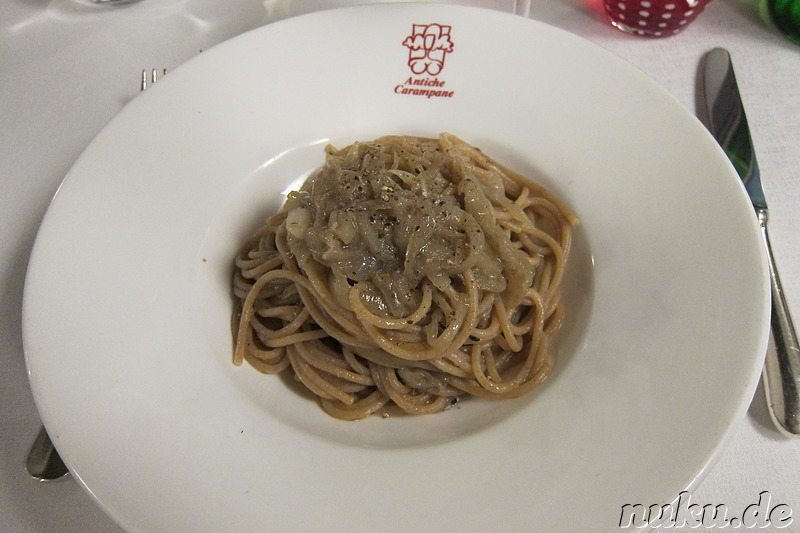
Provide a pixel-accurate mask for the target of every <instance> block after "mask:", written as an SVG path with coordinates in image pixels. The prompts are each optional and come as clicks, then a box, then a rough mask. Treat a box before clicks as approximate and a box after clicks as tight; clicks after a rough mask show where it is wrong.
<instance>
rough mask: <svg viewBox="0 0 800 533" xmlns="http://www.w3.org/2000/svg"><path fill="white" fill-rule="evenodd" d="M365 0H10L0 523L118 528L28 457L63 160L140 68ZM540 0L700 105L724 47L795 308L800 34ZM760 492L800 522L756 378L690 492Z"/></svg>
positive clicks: (122, 100)
mask: <svg viewBox="0 0 800 533" xmlns="http://www.w3.org/2000/svg"><path fill="white" fill-rule="evenodd" d="M355 3H363V2H357V1H353V0H348V1H336V0H327V1H326V0H296V1H294V2H292V1H287V0H142V1H140V2H138V3H134V4H130V5H127V6H118V7H96V6H90V5H86V4H82V3H81V2H80V1H79V0H5V1H3V2H0V95H2V96H0V154H2V156H1V157H0V288H2V299H0V422H1V423H2V425H0V531H4V532H5V531H8V532H47V531H53V532H58V533H69V532H81V533H83V532H87V531H93V532H94V531H108V532H114V531H119V529H118V528H117V526H115V525H114V523H113V522H112V521H111V520H110V519H108V518H107V517H106V516H105V515H104V514H103V512H102V511H101V510H100V509H99V507H97V506H96V505H95V504H94V503H93V501H92V499H91V497H90V496H89V495H88V494H86V493H85V492H84V491H83V490H81V489H80V488H79V486H78V485H77V483H76V482H75V481H74V480H73V479H71V478H67V479H64V480H61V481H58V482H53V483H39V482H36V481H34V480H32V479H30V478H29V477H28V476H27V474H26V473H25V471H24V468H23V463H24V457H25V454H26V452H27V449H28V447H29V446H30V444H31V442H32V441H33V439H34V437H35V435H36V433H37V431H38V428H39V424H40V422H39V419H38V416H37V412H36V408H35V406H34V403H33V399H32V396H31V392H30V388H29V386H28V381H27V376H26V372H25V364H24V359H23V349H22V339H21V317H20V309H21V304H22V289H23V281H24V277H25V269H26V265H27V261H28V255H29V253H30V249H31V246H32V243H33V239H34V237H35V234H36V230H37V227H38V225H39V222H40V221H41V218H42V216H43V214H44V212H45V210H46V208H47V205H48V202H49V201H50V198H51V197H52V195H53V194H54V192H55V191H56V188H57V187H58V184H59V182H60V181H61V179H62V177H63V176H64V174H65V173H66V172H67V170H68V169H69V168H70V166H71V165H72V163H73V162H74V161H75V159H76V158H77V156H78V155H79V154H80V152H81V151H82V150H83V148H84V147H85V146H86V145H87V144H88V142H89V141H90V140H91V139H92V137H94V135H96V134H97V132H98V131H99V130H100V129H101V128H102V127H103V125H104V124H105V123H106V122H107V121H108V120H109V119H111V118H112V117H113V116H114V115H115V114H116V113H117V112H118V111H119V110H120V109H121V108H122V107H123V106H124V105H125V104H126V102H128V101H129V100H131V99H132V98H135V97H136V95H137V94H138V92H139V76H140V73H141V71H142V69H144V68H159V69H161V68H168V69H172V68H175V67H176V66H178V65H180V64H181V63H182V62H184V61H186V60H188V59H190V58H192V57H194V56H195V55H197V54H199V53H201V52H202V50H204V49H207V48H208V47H210V46H213V45H214V44H216V43H218V42H220V41H222V40H225V39H227V38H229V37H232V36H234V35H237V34H239V33H241V32H243V31H246V30H249V29H251V28H254V27H257V26H260V25H263V24H266V23H269V22H271V21H274V20H278V19H280V18H285V17H287V16H291V15H294V14H298V13H302V12H308V11H312V10H315V9H321V8H326V7H333V6H336V5H345V4H355ZM452 3H465V4H472V5H481V4H482V5H486V6H488V7H493V8H495V9H503V10H513V9H515V8H514V5H515V4H516V6H517V7H516V9H517V10H518V11H517V12H518V13H519V12H520V9H521V8H520V6H525V5H526V4H527V2H524V1H523V2H516V3H515V2H513V1H511V0H486V1H483V2H481V1H479V0H473V1H470V2H452ZM530 4H531V5H530V12H529V15H528V16H530V18H533V19H537V20H540V21H543V22H546V23H549V24H551V25H554V26H558V27H560V28H563V29H565V30H567V31H570V32H573V33H575V34H577V35H580V36H582V37H584V38H586V39H589V40H590V41H593V42H594V43H596V44H598V45H599V46H602V47H604V48H607V49H608V50H610V51H612V52H613V53H615V54H617V55H619V56H621V57H622V58H624V59H626V60H627V61H629V62H631V63H632V64H634V65H635V66H636V67H638V68H639V69H641V70H642V71H644V72H645V73H646V74H648V75H649V76H651V77H652V78H654V79H655V80H656V81H657V82H658V83H659V84H661V85H662V86H663V87H665V88H666V89H667V90H668V91H669V92H670V93H672V94H673V95H674V96H675V98H677V99H678V100H679V101H680V102H681V103H683V105H684V106H685V107H687V108H688V109H689V110H690V111H691V112H695V101H696V90H695V87H696V80H697V65H698V62H699V60H700V59H701V57H702V56H703V55H704V54H705V53H706V52H707V51H708V50H709V49H711V48H713V47H715V46H724V47H726V48H728V49H729V50H730V52H731V54H732V56H733V59H734V64H735V67H736V73H737V77H738V80H739V84H740V86H741V89H742V93H743V98H744V101H745V105H746V108H747V113H748V117H749V120H750V125H751V127H752V133H753V137H754V141H755V144H756V148H757V152H758V160H759V163H760V165H761V169H762V176H763V181H764V188H765V190H766V194H767V198H768V200H769V204H770V212H771V219H770V232H771V237H772V244H773V248H774V251H775V255H776V257H777V260H778V264H779V267H780V272H781V274H782V278H783V282H784V288H785V291H786V294H787V298H788V300H789V304H790V306H791V307H792V308H793V309H794V310H795V316H798V317H800V239H798V237H797V230H798V228H800V210H798V209H797V207H798V206H800V177H798V176H796V175H795V174H796V173H795V168H796V165H797V162H798V161H800V98H798V88H799V87H800V46H797V45H795V44H792V43H791V42H790V41H788V40H787V39H785V38H783V37H782V36H781V35H779V34H778V33H777V32H776V31H775V30H774V29H773V28H771V27H770V26H769V25H768V24H767V23H765V21H764V19H763V18H762V17H761V15H760V14H759V10H758V8H757V7H756V6H755V5H753V4H752V3H751V2H747V1H744V0H714V2H712V3H711V4H710V5H709V6H708V7H707V8H706V10H705V12H704V13H703V14H701V16H700V17H699V18H698V20H697V21H695V22H694V23H693V24H692V25H691V26H689V27H688V29H687V30H686V31H685V32H683V33H682V34H679V35H677V36H674V37H670V38H667V39H662V40H646V39H640V38H634V37H630V36H627V35H624V34H622V33H620V32H619V31H617V30H615V29H613V28H611V27H610V26H609V25H608V24H607V23H606V22H605V21H604V20H603V18H602V17H601V16H600V15H599V14H598V11H597V10H598V9H600V8H599V7H598V6H600V5H601V4H600V3H599V2H598V0H532V1H531V2H530ZM522 9H524V7H523V8H522ZM732 290H735V289H732ZM697 408H698V409H702V408H703V406H700V405H698V406H697ZM198 466H199V465H198ZM642 475H644V476H646V475H647V472H642ZM763 491H769V493H770V495H771V505H772V506H774V505H776V504H778V503H783V504H787V505H788V506H790V507H791V509H792V510H793V512H794V513H795V515H796V516H795V517H794V520H793V523H792V524H791V525H790V526H789V527H788V528H786V529H784V531H800V439H790V438H787V437H784V436H783V435H781V434H780V433H778V432H777V431H776V430H775V429H774V427H773V425H772V422H771V421H770V418H769V415H768V412H767V407H766V402H765V399H764V392H763V389H762V388H761V387H759V389H758V390H757V391H756V395H755V397H754V399H753V402H752V405H751V406H750V409H749V411H748V413H747V414H746V416H745V417H744V418H743V419H742V420H740V421H738V422H737V423H736V425H735V427H734V429H733V431H732V434H731V438H730V440H729V442H728V443H727V445H726V447H725V448H724V450H723V451H722V453H721V454H720V456H719V459H718V462H717V463H716V465H715V466H714V467H713V468H712V469H711V471H710V473H709V474H708V476H707V477H706V479H705V480H704V481H703V482H702V483H701V485H700V486H699V488H698V489H697V490H696V491H695V493H694V494H693V495H692V503H698V504H700V505H706V504H714V505H717V504H725V505H726V506H727V507H728V508H729V509H730V510H731V511H732V512H741V510H742V509H744V508H745V507H746V506H747V505H749V504H752V503H757V502H758V499H759V494H760V493H761V492H763ZM676 496H677V494H676ZM632 503H635V502H632ZM639 503H644V504H650V503H667V502H639ZM565 518H567V517H565ZM565 524H568V522H565ZM599 527H600V525H598V528H599ZM696 530H697V529H691V531H696ZM565 531H567V530H566V529H565ZM673 531H684V532H688V531H690V529H688V528H684V529H674V530H673Z"/></svg>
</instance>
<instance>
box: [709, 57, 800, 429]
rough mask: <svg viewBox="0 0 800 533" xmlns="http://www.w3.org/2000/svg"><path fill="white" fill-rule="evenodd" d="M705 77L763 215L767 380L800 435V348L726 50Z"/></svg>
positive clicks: (721, 137)
mask: <svg viewBox="0 0 800 533" xmlns="http://www.w3.org/2000/svg"><path fill="white" fill-rule="evenodd" d="M702 73H703V76H702V80H703V81H702V85H703V93H704V99H703V100H704V102H705V106H706V119H707V120H706V122H707V124H706V126H707V127H708V129H709V131H710V132H711V134H712V135H713V136H714V138H715V139H716V140H717V142H718V143H719V144H720V146H721V147H722V149H723V150H724V151H725V153H726V154H727V156H728V159H730V161H731V163H732V164H733V166H734V168H735V169H736V172H737V173H738V174H739V176H740V177H741V179H742V181H743V182H744V186H745V189H746V190H747V194H748V195H749V196H750V201H751V202H752V203H753V208H754V209H755V212H756V216H757V217H758V222H759V226H760V227H761V235H762V238H763V240H764V244H765V246H766V249H767V255H768V258H769V273H770V283H771V291H772V316H771V321H770V323H771V328H772V336H773V340H774V343H775V350H768V351H767V356H766V359H765V363H764V373H763V376H764V389H765V392H766V395H767V404H768V405H769V410H770V416H771V417H772V419H773V421H774V422H775V424H776V426H777V427H778V429H780V430H781V431H782V432H783V433H785V434H789V435H800V347H799V346H798V342H797V333H796V332H795V329H794V325H793V323H792V317H791V314H790V313H789V307H788V305H787V304H786V298H785V297H784V293H783V287H782V286H781V281H780V277H779V276H778V269H777V268H776V266H775V259H774V257H773V255H772V246H771V245H770V241H769V233H768V231H767V221H768V219H769V216H768V213H769V210H768V208H767V201H766V199H765V198H764V190H763V188H762V186H761V175H760V173H759V169H758V162H757V161H756V154H755V149H754V147H753V141H752V138H751V136H750V128H749V126H748V124H747V116H746V115H745V111H744V105H743V104H742V98H741V95H740V94H739V87H738V85H737V83H736V76H735V74H734V71H733V64H732V63H731V57H730V54H729V53H728V51H727V50H725V49H724V48H714V49H713V50H711V51H710V52H709V53H708V54H707V55H706V57H705V63H704V65H703V70H702Z"/></svg>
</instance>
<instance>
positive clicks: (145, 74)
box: [25, 68, 167, 481]
mask: <svg viewBox="0 0 800 533" xmlns="http://www.w3.org/2000/svg"><path fill="white" fill-rule="evenodd" d="M166 73H167V69H165V68H162V69H157V68H154V69H144V70H142V77H141V83H140V85H139V90H140V91H144V90H146V89H147V87H148V86H149V85H152V84H154V83H155V82H157V81H158V78H159V76H164V75H165V74H166ZM148 84H149V85H148ZM25 469H26V470H27V471H28V474H30V475H31V477H34V478H36V479H38V480H41V481H51V480H54V479H59V478H62V477H64V476H66V475H67V474H69V469H68V468H67V466H66V465H65V464H64V461H63V460H62V459H61V456H60V455H58V450H56V447H55V446H54V445H53V441H52V440H51V439H50V435H48V434H47V430H46V429H45V428H44V426H42V427H41V428H40V429H39V433H38V435H36V440H34V441H33V444H32V445H31V448H30V450H28V456H27V458H26V459H25Z"/></svg>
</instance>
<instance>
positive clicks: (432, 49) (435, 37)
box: [403, 23, 453, 76]
mask: <svg viewBox="0 0 800 533" xmlns="http://www.w3.org/2000/svg"><path fill="white" fill-rule="evenodd" d="M412 27H413V29H412V31H411V35H409V36H408V37H406V39H405V40H404V41H403V46H405V47H407V48H408V66H409V67H411V72H413V73H414V74H417V75H420V74H426V73H427V74H430V75H431V76H436V75H438V74H439V73H440V72H441V71H442V69H443V68H444V58H445V56H446V55H447V54H449V53H450V52H452V51H453V41H451V40H450V26H445V25H442V24H435V23H434V24H413V25H412Z"/></svg>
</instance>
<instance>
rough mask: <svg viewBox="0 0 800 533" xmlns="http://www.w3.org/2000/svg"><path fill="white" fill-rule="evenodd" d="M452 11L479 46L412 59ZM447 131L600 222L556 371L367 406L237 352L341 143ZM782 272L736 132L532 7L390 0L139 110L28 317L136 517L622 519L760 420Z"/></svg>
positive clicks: (88, 455) (129, 517)
mask: <svg viewBox="0 0 800 533" xmlns="http://www.w3.org/2000/svg"><path fill="white" fill-rule="evenodd" d="M434 23H436V24H438V25H439V26H438V27H436V26H429V27H428V29H427V31H428V33H429V34H431V35H433V38H429V39H431V40H430V41H429V42H430V43H433V44H435V43H442V42H444V44H447V40H448V39H449V42H450V43H452V45H453V47H452V50H451V51H447V52H441V51H440V52H438V54H439V55H438V57H437V56H436V53H437V52H436V51H435V46H434V49H433V51H432V52H431V53H430V54H429V56H428V60H427V63H426V62H425V61H426V60H425V59H422V60H420V61H417V60H410V58H409V54H410V53H411V52H412V50H411V49H410V48H409V47H407V46H405V45H404V44H403V43H404V41H406V39H407V38H408V37H411V41H414V37H413V34H414V32H415V31H416V32H417V33H420V32H423V31H424V30H425V28H423V27H422V25H431V24H434ZM415 24H416V25H419V26H418V27H417V28H416V29H415V27H414V25H415ZM445 26H447V27H449V28H445ZM448 30H449V34H447V31H448ZM446 35H447V38H445V36H446ZM417 39H419V40H421V41H422V42H424V40H425V38H424V37H422V38H420V37H418V38H417ZM411 41H409V42H411ZM415 53H419V51H417V52H415ZM421 53H422V55H425V53H426V50H424V49H423V51H422V52H421ZM442 58H444V63H443V65H441V64H437V61H439V60H441V59H442ZM423 67H425V68H428V69H429V71H428V72H422V73H421V74H420V72H421V70H422V68H423ZM412 69H414V70H412ZM434 71H435V72H434ZM413 80H423V81H425V82H426V83H429V85H414V84H413V83H412V82H413ZM426 80H427V81H426ZM404 87H411V88H416V89H418V90H419V89H422V90H437V91H445V92H448V93H449V92H452V94H450V95H449V96H445V95H432V96H430V97H429V94H427V93H426V94H404V93H403V88H404ZM440 131H449V132H452V133H455V134H457V135H459V136H460V137H462V138H464V139H465V140H467V141H468V142H471V143H473V144H475V145H477V146H479V147H481V148H483V149H484V150H485V151H487V152H488V153H490V154H491V155H494V156H495V157H496V158H498V159H499V160H501V161H503V162H505V163H506V164H508V165H509V166H511V167H513V168H515V169H517V170H519V171H521V172H523V173H527V174H530V175H532V176H536V177H537V178H538V179H540V180H541V181H543V182H544V183H546V184H547V185H548V186H550V187H551V188H552V189H553V190H555V191H556V192H557V193H558V194H560V195H561V196H562V197H563V198H565V199H566V201H567V202H568V203H569V204H570V205H571V206H572V207H573V208H574V210H575V211H576V212H577V213H578V214H579V216H580V217H581V221H582V225H581V226H580V231H579V234H578V237H577V242H576V247H575V255H574V262H573V265H572V267H571V270H572V271H571V273H570V274H571V278H570V279H571V281H570V284H569V286H568V288H567V296H566V298H567V303H568V305H569V308H568V310H569V321H570V322H569V325H568V326H567V327H566V328H565V329H564V330H563V331H562V333H561V334H560V339H561V340H560V343H559V346H558V363H557V367H556V370H555V373H554V375H553V376H552V378H551V379H550V380H549V381H548V382H547V383H546V384H545V385H544V386H543V387H541V389H539V390H538V391H536V392H534V393H533V394H531V395H529V396H527V397H525V398H522V399H520V400H515V401H509V402H502V403H492V402H488V403H487V402H480V401H473V402H465V403H464V404H463V405H461V406H460V407H459V408H457V409H453V410H451V411H448V412H446V413H443V414H439V415H435V416H428V417H421V418H410V417H409V418H402V417H401V418H390V419H380V418H373V419H369V420H365V421H361V422H357V423H346V422H340V421H337V420H334V419H332V418H329V417H328V416H327V415H325V414H323V413H322V411H321V410H320V409H319V408H318V407H317V405H316V404H315V403H314V402H313V401H311V400H309V399H308V398H307V397H305V396H303V395H302V394H300V393H298V391H297V390H296V389H295V387H294V386H293V385H292V384H291V383H289V382H288V380H284V379H281V378H278V377H274V376H263V375H260V374H258V373H257V372H255V371H254V370H252V369H251V368H249V367H248V366H243V367H239V368H237V367H234V366H232V365H231V363H230V359H231V356H230V350H231V337H230V327H229V316H230V312H231V300H230V296H229V291H230V289H229V284H230V278H231V261H232V257H233V255H234V253H235V250H236V249H237V248H238V247H239V245H240V243H241V242H242V241H243V239H244V238H245V237H246V236H247V235H248V234H249V232H250V231H251V230H252V229H253V228H255V227H257V226H258V225H259V224H260V222H261V220H262V219H263V218H264V217H265V216H266V215H267V214H269V213H270V212H272V211H274V210H275V209H277V207H278V206H279V205H280V203H281V201H282V192H283V191H285V190H286V189H287V187H289V186H290V185H291V184H292V183H296V182H297V181H298V180H300V179H302V178H303V177H304V176H306V175H307V174H308V172H310V171H311V170H312V169H313V168H315V167H316V166H318V165H319V164H321V162H322V159H323V147H324V145H325V144H326V143H327V142H332V143H333V144H336V145H340V146H342V145H345V144H348V143H350V142H352V141H354V140H358V139H371V138H374V137H377V136H379V135H382V134H388V133H403V134H417V135H436V134H437V133H438V132H440ZM765 265H766V263H765V259H764V254H763V250H762V247H761V245H760V241H759V238H758V233H757V229H756V225H755V222H754V217H753V216H752V213H751V208H750V206H749V204H748V201H747V199H746V197H745V195H744V192H743V188H742V187H741V186H740V184H739V182H738V180H737V177H736V174H735V173H734V171H733V169H732V167H731V166H730V165H729V164H728V162H727V161H726V159H725V157H724V155H723V153H722V152H721V151H720V150H719V148H718V147H717V146H716V144H715V143H714V142H713V140H712V139H711V138H710V137H709V135H707V133H706V132H705V130H704V129H703V127H702V125H701V124H700V123H698V122H697V121H696V120H695V119H694V118H693V117H692V116H690V114H689V113H687V111H686V110H685V109H684V108H682V107H681V106H680V105H679V104H678V103H677V102H676V101H674V100H673V99H672V98H671V97H670V96H668V95H667V94H666V93H665V92H664V91H663V90H662V89H660V88H659V87H657V86H656V85H655V84H654V83H653V82H652V81H650V80H649V79H647V78H646V77H645V76H643V75H642V74H640V73H639V72H638V71H636V70H635V69H633V68H632V67H631V66H629V65H628V64H626V63H624V62H623V61H621V60H619V59H617V58H616V57H613V56H612V55H610V54H608V53H606V52H604V51H602V50H600V49H598V48H596V47H595V46H593V45H591V44H588V43H587V42H584V41H582V40H580V39H578V38H576V37H574V36H572V35H569V34H566V33H564V32H562V31H560V30H556V29H553V28H550V27H546V26H543V25H541V24H538V23H535V22H532V21H530V20H525V19H522V18H518V17H514V16H511V15H504V14H500V13H496V12H489V11H483V10H475V9H469V8H459V7H452V6H441V5H440V6H436V5H408V4H405V5H379V6H372V7H361V8H352V9H345V10H337V11H329V12H322V13H317V14H312V15H308V16H303V17H299V18H296V19H291V20H286V21H283V22H279V23H276V24H274V25H270V26H267V27H264V28H261V29H258V30H255V31H253V32H251V33H248V34H245V35H242V36H240V37H237V38H236V39H233V40H232V41H229V42H227V43H225V44H222V45H221V46H219V47H217V48H215V49H212V50H208V51H206V52H204V53H203V54H202V56H200V57H198V58H197V59H195V60H193V61H191V62H189V63H188V64H186V65H185V66H182V67H181V68H179V69H176V70H175V71H174V72H172V73H170V74H169V75H168V76H166V77H165V78H164V79H162V80H161V81H159V83H158V84H157V85H156V86H155V87H154V88H152V89H149V90H148V91H147V92H146V93H144V94H143V95H141V96H140V97H138V98H136V100H135V101H133V102H132V103H131V104H130V105H128V106H127V107H126V108H125V109H124V111H123V112H122V113H120V115H119V116H118V117H117V118H116V119H115V120H114V121H112V123H111V124H109V125H108V127H107V128H106V129H105V130H104V131H103V132H102V133H101V134H100V135H99V136H98V137H97V139H96V140H95V141H94V142H93V143H92V144H91V145H90V146H89V148H88V149H87V150H86V152H85V153H84V154H83V156H82V157H81V158H80V159H79V161H78V162H77V164H76V165H75V166H74V168H73V169H72V171H71V172H70V174H69V176H68V177H67V179H66V181H65V183H64V184H63V186H62V187H61V189H60V190H59V192H58V194H57V196H56V198H55V200H54V202H53V204H52V206H51V208H50V210H49V211H48V214H47V216H46V218H45V220H44V222H43V224H42V227H41V230H40V233H39V237H38V239H37V241H36V246H35V250H34V253H33V256H32V258H31V263H30V269H29V273H28V278H27V282H26V291H25V305H24V340H25V347H26V355H27V363H28V368H29V370H30V379H31V385H32V387H33V392H34V395H35V398H36V401H37V405H38V407H39V408H40V411H41V415H42V417H43V420H44V422H45V424H46V426H47V428H48V430H49V431H50V434H51V436H52V437H53V438H54V440H55V442H56V444H57V446H58V448H59V450H60V451H61V452H62V455H63V457H64V459H65V460H66V461H67V463H68V464H69V465H70V467H71V469H72V470H73V472H74V473H75V474H76V476H77V477H78V478H79V479H80V481H81V483H83V484H84V485H85V487H86V489H87V490H88V491H90V492H91V494H93V495H94V497H95V498H96V499H97V501H98V502H99V503H100V505H101V506H102V507H103V508H104V509H105V510H106V511H107V512H108V513H109V514H110V515H111V516H112V517H113V518H114V519H115V520H117V521H118V522H119V523H120V524H121V525H122V526H123V527H125V528H127V529H129V530H131V531H148V532H161V531H163V532H174V531H214V532H225V531H267V530H271V531H290V530H291V531H320V530H328V531H402V532H407V531H497V530H504V531H522V530H524V531H531V532H539V531H541V532H551V531H614V530H616V528H617V524H618V522H619V518H620V513H621V506H622V505H624V504H631V503H642V504H645V505H649V504H656V503H662V504H663V503H668V502H670V501H672V500H673V499H675V498H676V497H677V496H678V493H679V492H680V491H681V490H684V489H687V488H690V487H692V486H693V485H694V484H695V483H696V482H697V481H698V479H699V477H700V476H701V475H702V474H703V472H704V471H705V470H706V469H707V468H708V466H709V464H710V463H711V461H712V459H713V457H714V456H715V454H716V452H717V450H718V449H719V447H720V445H721V444H722V443H723V442H724V440H725V437H726V435H727V433H728V431H729V428H730V427H731V424H732V423H734V422H735V421H737V420H738V419H739V418H740V416H742V414H743V413H744V411H745V409H746V407H747V405H748V403H749V400H750V398H751V396H752V393H753V391H754V388H755V385H756V381H757V376H758V373H759V369H760V367H761V361H762V357H763V354H764V351H765V347H766V338H767V333H766V332H767V320H768V314H767V309H768V292H767V280H766V266H765Z"/></svg>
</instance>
